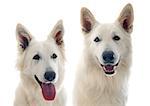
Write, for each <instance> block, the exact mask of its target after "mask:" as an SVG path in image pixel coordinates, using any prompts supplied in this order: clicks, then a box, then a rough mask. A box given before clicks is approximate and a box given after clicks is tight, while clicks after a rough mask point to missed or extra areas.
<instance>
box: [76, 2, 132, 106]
mask: <svg viewBox="0 0 150 106" xmlns="http://www.w3.org/2000/svg"><path fill="white" fill-rule="evenodd" d="M133 19H134V15H133V8H132V6H131V4H127V5H126V6H125V7H124V8H123V10H122V12H121V14H120V16H119V17H118V19H117V20H116V21H115V22H114V23H110V24H102V23H99V22H98V21H96V20H95V18H94V16H93V15H92V13H91V12H90V11H89V10H88V9H87V8H82V9H81V26H82V32H83V34H84V51H83V55H82V57H81V61H80V64H79V66H78V70H77V78H76V80H75V87H74V104H75V106H125V104H126V100H127V81H128V77H129V68H130V65H131V37H130V34H131V32H132V28H133Z"/></svg>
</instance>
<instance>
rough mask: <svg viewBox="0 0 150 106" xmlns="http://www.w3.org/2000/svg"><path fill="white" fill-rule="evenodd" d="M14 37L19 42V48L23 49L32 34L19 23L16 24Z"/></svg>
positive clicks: (27, 44)
mask: <svg viewBox="0 0 150 106" xmlns="http://www.w3.org/2000/svg"><path fill="white" fill-rule="evenodd" d="M16 38H17V41H18V44H19V50H21V51H24V50H25V49H26V48H27V47H28V46H29V43H30V42H31V40H32V36H31V35H30V33H29V32H28V31H27V30H26V29H25V27H24V26H23V25H21V24H17V26H16Z"/></svg>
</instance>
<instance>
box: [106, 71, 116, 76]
mask: <svg viewBox="0 0 150 106" xmlns="http://www.w3.org/2000/svg"><path fill="white" fill-rule="evenodd" d="M114 73H115V71H112V72H105V74H109V75H111V74H114Z"/></svg>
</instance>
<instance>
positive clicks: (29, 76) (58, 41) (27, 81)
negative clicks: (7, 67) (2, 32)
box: [14, 20, 66, 106]
mask: <svg viewBox="0 0 150 106" xmlns="http://www.w3.org/2000/svg"><path fill="white" fill-rule="evenodd" d="M63 35H64V29H63V25H62V21H61V20H60V21H58V23H57V24H56V25H55V27H54V29H53V31H52V32H51V33H50V35H49V36H48V38H47V40H46V41H44V42H38V41H36V40H35V39H34V37H33V36H31V34H30V33H29V32H28V31H27V30H26V29H25V28H24V27H23V26H22V25H21V24H18V25H17V28H16V37H17V41H18V49H19V56H18V61H17V67H18V69H19V70H20V77H21V83H20V85H19V87H18V89H17V91H16V98H15V102H14V106H65V98H66V97H65V93H64V89H63V87H62V81H63V79H64V60H65V57H64V43H63Z"/></svg>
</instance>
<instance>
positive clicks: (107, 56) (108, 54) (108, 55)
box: [102, 51, 116, 63]
mask: <svg viewBox="0 0 150 106" xmlns="http://www.w3.org/2000/svg"><path fill="white" fill-rule="evenodd" d="M115 57H116V56H115V53H114V52H113V51H104V52H103V54H102V58H103V61H104V63H114V62H115Z"/></svg>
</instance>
